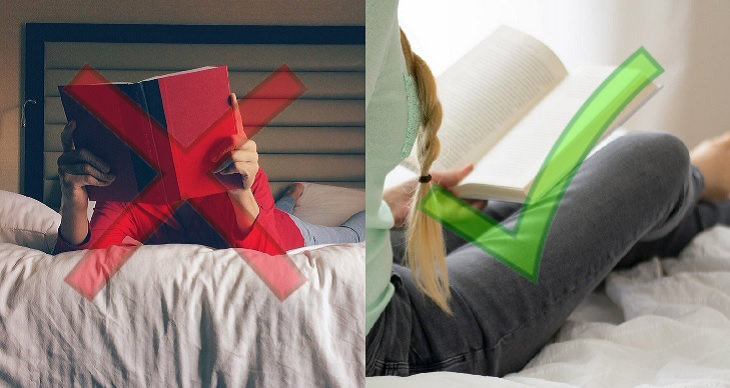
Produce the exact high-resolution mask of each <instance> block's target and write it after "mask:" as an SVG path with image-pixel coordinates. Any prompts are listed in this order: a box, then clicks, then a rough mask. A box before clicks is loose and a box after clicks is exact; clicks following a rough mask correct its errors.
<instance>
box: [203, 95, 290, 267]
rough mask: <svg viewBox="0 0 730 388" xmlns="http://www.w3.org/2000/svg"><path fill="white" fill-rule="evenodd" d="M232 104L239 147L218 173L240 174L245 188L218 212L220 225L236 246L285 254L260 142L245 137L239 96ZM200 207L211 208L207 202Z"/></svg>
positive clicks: (234, 192)
mask: <svg viewBox="0 0 730 388" xmlns="http://www.w3.org/2000/svg"><path fill="white" fill-rule="evenodd" d="M230 104H231V106H232V107H233V109H234V122H235V123H236V127H237V133H238V134H239V136H237V137H234V144H235V145H234V147H233V149H232V150H231V151H229V152H230V164H229V165H228V166H227V167H225V168H223V169H222V170H221V171H219V172H218V173H219V174H222V175H228V174H239V175H240V176H241V179H242V180H243V188H241V189H236V190H231V191H229V192H228V198H229V199H230V200H229V201H225V202H227V203H226V205H225V206H226V209H223V211H222V212H220V211H219V212H218V214H221V215H222V218H221V221H220V222H221V223H222V224H223V225H226V227H227V228H228V229H230V230H226V231H225V234H227V236H224V237H226V240H228V242H229V243H230V244H232V245H233V246H234V247H240V248H249V249H255V250H257V251H260V252H265V253H269V254H282V253H284V251H283V249H282V245H281V244H280V241H281V240H280V237H279V234H278V228H277V225H276V219H275V217H274V197H273V196H272V194H271V188H270V186H269V180H268V178H267V177H266V173H264V171H263V170H262V169H260V168H259V164H258V159H259V156H258V151H257V148H256V142H254V141H253V140H250V139H247V138H245V136H243V135H244V134H245V132H244V131H243V122H242V120H241V113H240V111H239V110H238V101H237V99H236V94H235V93H232V94H231V96H230ZM214 159H220V157H218V158H214ZM200 205H202V206H209V205H205V204H204V203H201V204H200ZM226 218H232V219H226Z"/></svg>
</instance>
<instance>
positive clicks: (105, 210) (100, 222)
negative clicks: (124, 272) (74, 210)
mask: <svg viewBox="0 0 730 388" xmlns="http://www.w3.org/2000/svg"><path fill="white" fill-rule="evenodd" d="M133 213H134V209H133V208H131V207H130V205H129V204H128V203H126V202H114V201H99V202H97V203H96V206H95V207H94V214H93V215H92V216H91V221H90V222H88V221H87V219H86V217H87V216H86V210H84V215H83V217H84V219H83V225H84V226H86V228H85V233H86V234H85V235H84V237H83V238H82V239H81V240H80V241H79V240H75V241H70V240H68V239H66V237H65V236H66V235H65V234H62V232H61V231H60V228H59V234H58V238H57V239H56V246H55V248H54V250H53V252H54V254H58V253H61V252H68V251H77V250H82V249H90V248H91V249H96V248H108V247H110V246H113V245H120V244H122V241H124V238H125V237H127V236H129V237H132V238H134V239H139V238H140V237H139V227H138V225H137V223H136V222H135V220H136V218H135V216H134V214H133ZM61 222H63V218H62V219H61ZM100 239H101V240H100ZM77 241H78V242H77Z"/></svg>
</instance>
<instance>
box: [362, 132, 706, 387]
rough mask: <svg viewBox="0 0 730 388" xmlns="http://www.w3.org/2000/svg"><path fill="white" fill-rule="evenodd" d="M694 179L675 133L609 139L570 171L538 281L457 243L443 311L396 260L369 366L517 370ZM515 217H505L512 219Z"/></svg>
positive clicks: (673, 211)
mask: <svg viewBox="0 0 730 388" xmlns="http://www.w3.org/2000/svg"><path fill="white" fill-rule="evenodd" d="M702 184H703V183H702V179H701V175H699V174H698V173H697V172H696V170H694V169H693V168H690V165H689V157H688V152H687V149H686V147H685V146H684V144H682V143H681V141H679V140H678V139H676V138H675V137H673V136H670V135H666V134H657V133H652V134H633V135H627V136H624V137H623V138H620V139H617V140H616V141H614V142H612V143H611V144H609V145H608V146H606V147H605V148H604V149H603V150H601V151H599V152H597V153H596V154H595V155H594V156H593V157H591V158H589V159H588V160H586V161H585V162H584V163H583V165H582V166H581V167H580V169H579V170H578V172H577V173H576V175H575V177H574V179H573V181H572V183H571V185H570V187H569V188H568V190H567V192H566V193H565V195H564V197H563V199H562V201H561V203H560V207H559V208H558V211H557V213H556V214H555V217H554V219H553V222H552V225H551V228H550V230H549V232H548V235H547V238H546V241H545V245H544V249H543V256H542V260H541V263H540V272H539V277H538V283H537V284H534V283H532V282H530V281H529V280H527V279H525V278H524V277H522V276H520V275H519V274H517V273H516V272H514V271H513V270H511V269H510V268H508V267H507V266H505V265H504V264H502V263H500V262H498V261H497V260H495V259H494V258H492V257H491V256H490V255H488V254H487V253H486V252H484V251H483V250H481V249H479V248H478V247H476V246H474V245H470V244H468V245H465V246H462V247H461V248H459V249H457V250H455V251H454V252H452V253H451V254H450V255H449V256H448V258H447V260H448V267H449V277H450V282H451V283H450V284H451V293H452V297H451V301H450V306H451V308H452V310H453V315H451V316H450V315H447V314H445V313H444V312H442V311H441V310H440V309H439V308H438V307H437V306H436V305H435V304H433V303H432V302H431V301H430V300H428V299H427V298H426V297H424V296H423V295H422V294H421V293H420V292H419V290H418V288H417V287H416V285H415V283H414V282H413V278H412V276H411V273H410V271H409V270H408V269H407V268H404V267H401V266H398V265H395V266H394V272H395V278H396V279H395V283H396V284H398V283H400V285H397V287H396V293H395V295H394V297H393V300H392V301H391V303H390V304H389V306H388V308H387V309H386V311H385V312H384V314H383V316H381V319H380V320H379V321H378V323H377V324H376V326H375V327H374V328H373V330H371V332H370V334H369V335H368V342H369V345H371V344H372V350H371V347H370V346H369V347H368V368H369V369H368V373H374V374H380V373H392V374H412V373H419V372H426V371H433V370H448V371H459V372H466V373H477V374H488V375H497V376H501V375H504V374H506V373H509V372H514V371H517V370H519V369H520V368H522V367H523V366H524V365H525V363H527V361H529V359H530V358H532V357H533V356H534V355H535V354H536V353H537V352H538V351H539V350H540V349H541V348H542V347H543V345H544V344H545V343H546V342H547V341H548V340H549V339H550V337H551V336H552V335H553V334H554V333H555V332H556V331H557V330H558V329H559V328H560V326H561V325H562V324H563V322H564V321H565V319H566V318H567V316H568V315H569V314H570V313H571V312H572V311H573V309H574V308H575V307H576V306H577V305H578V303H579V302H580V301H581V300H582V299H583V297H584V296H585V295H587V294H588V293H589V292H591V291H592V290H593V289H594V288H595V287H596V285H598V283H599V282H600V281H601V280H602V279H603V278H604V277H605V276H606V275H607V274H608V273H609V272H610V271H611V269H612V268H614V266H615V265H616V264H617V263H618V262H619V260H620V259H621V258H622V257H624V256H625V255H626V253H627V252H628V251H629V249H630V248H631V247H632V246H634V245H635V244H636V243H637V242H638V241H640V240H641V239H642V237H644V236H651V235H653V234H657V233H661V232H662V231H669V230H671V229H673V228H674V227H676V226H677V225H678V224H679V222H680V221H681V220H682V219H683V218H684V215H685V214H686V213H687V212H688V211H689V209H691V208H692V207H693V206H694V204H695V203H696V202H697V197H698V194H699V193H700V192H701V191H702ZM554 195H557V194H554ZM549 201H550V198H546V199H545V200H543V201H541V202H544V203H545V206H549ZM537 204H538V206H540V205H541V204H540V202H538V203H537ZM516 219H517V215H516V214H513V215H512V216H510V217H508V218H507V219H506V220H505V221H504V222H503V225H505V226H506V227H507V228H512V227H514V224H515V221H516ZM539 237H540V236H535V238H539ZM390 316H393V317H395V316H400V322H395V320H393V319H390ZM403 317H410V321H406V320H404V318H403ZM393 330H399V331H401V332H400V333H392V332H391V331H393ZM403 331H407V332H408V333H409V335H407V334H406V333H403ZM394 336H397V338H402V340H401V339H397V338H396V337H394Z"/></svg>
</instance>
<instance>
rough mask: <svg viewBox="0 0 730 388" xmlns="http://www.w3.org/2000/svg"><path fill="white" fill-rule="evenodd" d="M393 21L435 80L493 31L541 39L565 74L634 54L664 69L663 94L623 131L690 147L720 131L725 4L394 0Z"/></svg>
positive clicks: (724, 127) (729, 41) (728, 32)
mask: <svg viewBox="0 0 730 388" xmlns="http://www.w3.org/2000/svg"><path fill="white" fill-rule="evenodd" d="M399 16H400V22H401V26H402V27H403V30H404V31H405V32H406V33H407V34H408V36H409V39H410V40H411V43H412V45H413V47H414V50H416V51H417V52H418V53H419V54H421V56H422V57H423V58H424V59H425V60H426V61H427V62H429V63H430V64H431V67H432V69H433V70H434V72H435V73H436V74H438V73H440V72H442V71H443V70H444V69H445V68H447V67H448V66H449V65H450V64H451V63H453V62H454V61H456V60H457V59H458V58H459V57H460V56H462V55H463V54H464V53H466V51H468V50H469V49H470V48H471V47H473V46H474V45H476V44H477V43H478V42H479V41H481V39H482V38H484V37H485V36H486V35H487V34H488V33H489V32H491V31H492V30H494V29H495V28H496V27H497V26H498V25H500V24H507V25H511V26H513V27H516V28H518V29H520V30H523V31H525V32H528V33H530V34H532V35H533V36H535V37H537V38H539V39H541V40H542V41H544V42H545V43H546V44H547V45H548V46H550V47H551V48H552V49H553V50H554V51H555V52H556V54H558V56H559V57H560V58H562V59H563V61H564V62H565V64H566V66H568V68H569V69H570V67H574V66H578V65H582V64H614V65H618V64H620V63H621V62H622V61H623V60H624V59H626V58H627V57H628V56H629V55H630V54H631V53H632V52H634V51H635V50H636V49H637V48H639V46H644V47H646V48H647V50H648V51H649V52H650V53H651V54H652V55H653V56H654V57H655V58H656V59H657V60H658V61H659V63H660V64H661V65H662V66H663V67H664V68H665V73H664V74H663V75H661V76H660V78H659V80H658V82H660V83H663V84H664V90H662V91H661V92H660V93H659V94H658V95H656V96H655V97H654V98H653V99H652V100H651V101H649V103H647V105H646V106H644V107H643V108H642V109H641V110H640V111H639V112H638V113H637V114H636V115H635V116H634V117H633V118H632V119H631V120H630V121H628V122H627V123H626V127H628V128H630V129H641V130H664V131H669V132H672V133H674V134H676V135H678V136H679V137H681V138H682V139H683V140H684V141H685V142H686V143H687V144H688V145H690V146H692V145H694V144H696V143H698V142H699V141H700V140H701V139H703V138H705V137H708V136H711V135H714V134H719V133H722V132H723V131H728V130H730V98H729V97H728V93H729V91H730V1H721V0H694V1H693V0H611V1H608V0H566V1H557V0H550V1H540V0H533V1H530V0H451V1H441V0H401V5H400V10H399ZM728 168H730V167H728Z"/></svg>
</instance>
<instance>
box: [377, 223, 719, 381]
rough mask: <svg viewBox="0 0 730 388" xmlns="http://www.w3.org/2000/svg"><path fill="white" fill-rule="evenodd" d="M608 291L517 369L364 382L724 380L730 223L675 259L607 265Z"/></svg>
mask: <svg viewBox="0 0 730 388" xmlns="http://www.w3.org/2000/svg"><path fill="white" fill-rule="evenodd" d="M605 295H607V297H608V299H606V298H605V296H603V297H601V296H600V295H597V294H594V295H593V296H592V297H591V298H589V300H588V301H587V302H585V303H584V304H583V305H582V306H581V307H579V309H578V311H576V313H574V314H573V315H572V316H571V318H570V319H569V320H568V322H567V323H566V324H565V325H564V326H563V328H562V329H561V330H560V332H559V333H558V335H557V337H556V340H555V342H554V343H552V344H550V345H548V346H546V347H545V348H544V349H543V350H542V351H541V352H540V353H539V354H538V355H537V356H536V357H535V358H534V359H533V360H532V361H530V363H529V364H528V365H527V366H526V367H525V368H524V369H523V370H522V371H520V372H519V373H514V374H511V375H508V376H506V377H505V378H503V379H498V378H491V377H482V376H471V375H464V374H456V373H426V374H421V375H415V376H411V377H408V378H394V377H378V378H368V379H367V380H368V381H367V386H368V388H376V387H396V386H397V387H398V388H408V387H419V388H421V387H423V388H430V387H433V388H436V387H439V388H441V387H454V388H460V387H524V386H530V387H611V388H618V387H637V386H641V387H730V228H727V227H716V228H714V229H712V230H710V231H708V232H705V233H703V234H701V235H700V236H698V237H697V238H696V239H695V240H694V241H693V242H692V244H691V245H690V246H689V247H687V248H686V249H685V250H684V252H682V254H681V255H680V256H679V258H677V259H664V260H658V259H654V260H652V261H649V262H646V263H643V264H640V265H638V266H636V267H634V268H632V269H629V270H626V271H616V272H614V273H612V274H611V275H610V276H609V278H608V280H607V282H606V288H605ZM602 298H603V299H606V302H607V303H602V304H601V305H600V306H599V305H598V304H597V303H596V301H600V300H601V299H602ZM609 299H610V300H609ZM611 308H614V309H616V308H618V310H617V313H618V319H614V317H613V316H612V314H611V313H610V311H608V310H610V309H611ZM596 312H598V314H596Z"/></svg>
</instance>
